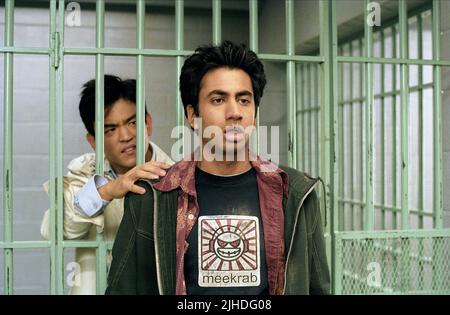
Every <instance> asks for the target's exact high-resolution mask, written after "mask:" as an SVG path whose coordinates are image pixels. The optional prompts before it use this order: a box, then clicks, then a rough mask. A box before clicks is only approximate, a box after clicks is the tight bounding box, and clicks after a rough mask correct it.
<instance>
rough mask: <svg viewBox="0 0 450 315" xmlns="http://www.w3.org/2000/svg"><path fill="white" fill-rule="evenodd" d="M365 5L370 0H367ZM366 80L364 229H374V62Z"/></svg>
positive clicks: (368, 44)
mask: <svg viewBox="0 0 450 315" xmlns="http://www.w3.org/2000/svg"><path fill="white" fill-rule="evenodd" d="M364 3H365V7H366V8H367V5H368V3H369V0H365V2H364ZM364 12H365V14H364V21H367V16H368V11H367V10H364ZM364 37H365V52H366V57H368V58H371V57H372V56H373V32H372V26H370V25H369V23H364ZM365 66H366V72H365V76H366V80H365V88H366V95H365V104H366V112H365V114H366V148H365V153H366V178H365V184H366V212H365V220H364V230H373V229H374V222H375V213H374V208H373V192H374V190H373V158H374V157H373V148H374V141H373V64H371V63H366V64H365Z"/></svg>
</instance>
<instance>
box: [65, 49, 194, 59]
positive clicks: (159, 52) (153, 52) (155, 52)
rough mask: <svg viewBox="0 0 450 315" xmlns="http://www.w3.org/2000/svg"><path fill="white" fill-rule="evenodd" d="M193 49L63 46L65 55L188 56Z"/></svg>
mask: <svg viewBox="0 0 450 315" xmlns="http://www.w3.org/2000/svg"><path fill="white" fill-rule="evenodd" d="M192 53H194V51H192V50H176V49H167V50H163V49H138V48H109V47H108V48H97V47H95V48H78V47H74V48H72V47H70V48H64V54H66V55H97V54H102V55H105V56H133V57H135V56H136V55H143V56H146V57H177V56H184V57H185V56H189V55H191V54H192Z"/></svg>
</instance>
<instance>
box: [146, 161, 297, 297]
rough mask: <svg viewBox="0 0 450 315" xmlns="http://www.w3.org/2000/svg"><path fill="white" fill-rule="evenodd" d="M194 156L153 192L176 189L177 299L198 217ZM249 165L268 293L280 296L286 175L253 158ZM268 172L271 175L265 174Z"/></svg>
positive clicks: (169, 175)
mask: <svg viewBox="0 0 450 315" xmlns="http://www.w3.org/2000/svg"><path fill="white" fill-rule="evenodd" d="M193 156H194V155H191V158H190V160H183V161H180V162H178V163H176V164H175V165H174V166H173V167H172V168H171V169H170V170H169V171H168V172H167V175H166V176H165V177H163V178H162V179H161V181H160V182H158V183H156V184H155V185H154V188H155V189H157V190H159V191H162V192H168V191H171V190H174V189H178V188H179V191H178V210H177V228H176V233H177V249H176V289H175V293H176V294H177V295H181V294H186V284H185V281H184V257H185V254H186V251H187V248H188V246H189V244H188V243H187V238H188V235H189V233H190V232H191V230H192V227H193V226H194V224H195V222H196V221H197V218H198V214H199V206H198V202H197V192H196V190H195V167H196V164H197V162H196V161H194V158H193ZM252 157H254V158H251V160H252V161H251V162H250V163H251V165H252V167H253V168H254V169H255V171H256V181H257V183H258V194H259V207H260V211H261V218H262V225H263V229H264V242H265V250H266V260H267V273H268V275H267V276H268V279H269V293H270V294H281V293H282V292H283V287H284V280H285V279H284V268H285V255H284V253H285V248H284V212H283V194H284V195H285V196H286V197H287V195H288V175H287V174H286V173H285V172H284V171H283V170H281V169H280V168H279V167H277V166H276V165H274V164H272V163H271V162H269V161H267V160H264V159H262V158H260V157H259V156H254V155H252ZM268 170H270V171H268Z"/></svg>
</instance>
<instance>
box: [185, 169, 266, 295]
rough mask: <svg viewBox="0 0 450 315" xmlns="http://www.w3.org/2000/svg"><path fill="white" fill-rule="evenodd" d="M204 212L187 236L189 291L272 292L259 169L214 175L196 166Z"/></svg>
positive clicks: (210, 292)
mask: <svg viewBox="0 0 450 315" xmlns="http://www.w3.org/2000/svg"><path fill="white" fill-rule="evenodd" d="M195 187H196V190H197V200H198V204H199V207H200V213H199V217H198V220H197V222H196V223H195V225H194V227H193V229H192V231H191V233H190V234H189V236H188V243H189V247H188V250H187V253H186V256H185V264H184V266H185V268H184V272H185V281H186V289H187V293H188V294H202V295H203V294H215V295H223V294H235V295H243V294H253V295H259V294H268V279H267V265H266V253H265V247H264V235H263V225H262V220H261V213H260V208H259V196H258V185H257V182H256V172H255V170H254V169H253V168H252V169H250V170H249V171H247V172H245V173H243V174H239V175H235V176H216V175H212V174H209V173H206V172H204V171H202V170H200V169H199V168H198V167H197V168H196V170H195Z"/></svg>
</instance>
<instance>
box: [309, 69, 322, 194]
mask: <svg viewBox="0 0 450 315" xmlns="http://www.w3.org/2000/svg"><path fill="white" fill-rule="evenodd" d="M319 70H320V68H319V65H317V64H314V72H315V77H314V95H315V105H316V106H314V107H311V110H314V111H315V120H316V131H315V135H316V139H315V140H314V143H315V151H316V171H315V174H314V176H319V175H320V170H319V164H320V163H319V161H320V160H319V154H320V153H319V139H320V137H319V111H320V99H319V86H320V85H319V84H320V78H319ZM319 194H320V193H319ZM319 197H321V196H320V195H319ZM321 199H322V198H321Z"/></svg>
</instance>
